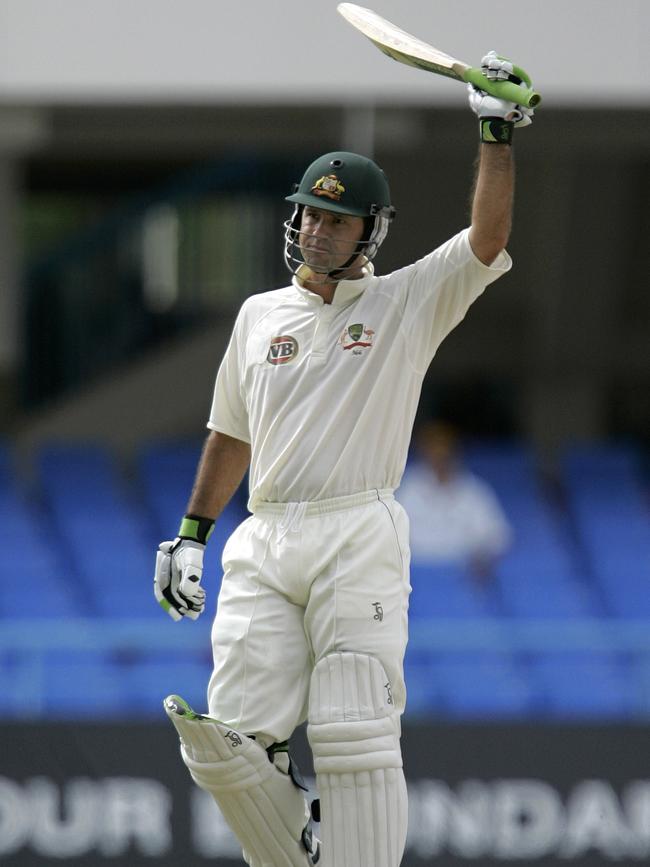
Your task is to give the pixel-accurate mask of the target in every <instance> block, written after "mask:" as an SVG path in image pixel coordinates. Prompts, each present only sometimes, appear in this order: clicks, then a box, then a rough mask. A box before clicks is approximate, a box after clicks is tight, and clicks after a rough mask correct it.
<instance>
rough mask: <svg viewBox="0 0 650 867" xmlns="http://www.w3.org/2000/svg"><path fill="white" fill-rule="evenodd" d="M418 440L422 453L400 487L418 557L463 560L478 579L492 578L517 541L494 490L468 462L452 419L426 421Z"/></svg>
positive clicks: (413, 549) (426, 560) (436, 560)
mask: <svg viewBox="0 0 650 867" xmlns="http://www.w3.org/2000/svg"><path fill="white" fill-rule="evenodd" d="M414 442H415V446H416V453H417V457H416V459H415V460H414V461H413V462H411V463H410V464H409V465H408V466H407V468H406V471H405V473H404V477H403V479H402V484H401V485H400V488H399V490H398V492H397V499H398V501H399V502H400V503H401V504H402V506H404V508H405V509H406V512H407V514H408V516H409V519H410V524H411V528H410V540H411V556H412V558H413V560H414V561H417V562H420V563H432V564H436V565H440V564H444V563H453V564H460V565H463V566H465V567H466V568H467V569H468V572H469V574H470V575H471V576H472V577H474V578H476V579H477V580H480V581H483V580H487V579H489V578H490V577H491V576H492V574H493V570H494V567H495V565H496V563H497V561H498V559H499V557H501V555H502V554H504V553H505V551H506V550H507V549H508V547H509V546H510V544H511V542H512V529H511V527H510V524H509V522H508V519H507V517H506V515H505V514H504V512H503V509H502V508H501V505H500V503H499V501H498V499H497V497H496V495H495V493H494V492H493V491H492V489H491V488H490V486H489V485H488V484H487V483H486V482H484V481H483V480H482V479H479V478H477V476H475V475H474V474H473V473H471V472H470V471H469V470H468V469H467V468H466V467H465V466H464V465H463V461H462V455H461V450H460V445H459V439H458V435H457V433H456V430H455V429H454V427H453V426H452V425H451V424H449V423H446V422H442V421H435V420H428V421H425V422H423V423H422V424H420V425H419V426H418V428H417V429H416V432H415V437H414Z"/></svg>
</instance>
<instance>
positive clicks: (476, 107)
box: [467, 51, 534, 144]
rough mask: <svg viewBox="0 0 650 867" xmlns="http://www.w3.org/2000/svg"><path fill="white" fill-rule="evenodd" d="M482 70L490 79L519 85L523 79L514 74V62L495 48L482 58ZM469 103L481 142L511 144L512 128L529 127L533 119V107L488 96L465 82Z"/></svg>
mask: <svg viewBox="0 0 650 867" xmlns="http://www.w3.org/2000/svg"><path fill="white" fill-rule="evenodd" d="M481 71H482V73H483V75H484V76H485V77H486V78H487V79H489V80H490V81H512V82H513V83H514V84H521V85H522V86H523V87H525V85H524V84H523V82H522V80H521V79H520V78H519V77H518V76H517V75H515V74H514V72H513V64H512V62H511V61H510V60H507V59H506V58H505V57H500V56H499V55H498V54H497V53H496V51H490V52H489V53H488V54H486V55H485V57H484V58H483V59H482V60H481ZM467 95H468V98H469V106H470V108H471V109H472V111H473V112H474V114H476V115H478V118H479V124H480V126H479V130H480V136H481V141H483V142H488V143H490V144H510V143H511V142H512V130H513V128H514V127H522V126H530V124H531V123H532V122H533V114H534V112H533V109H532V108H527V107H526V106H523V105H517V103H515V102H508V101H506V100H505V99H498V98H497V97H495V96H490V95H489V94H488V93H485V91H483V90H479V88H477V87H475V86H474V85H473V84H468V85H467Z"/></svg>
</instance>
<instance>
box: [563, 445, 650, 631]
mask: <svg viewBox="0 0 650 867" xmlns="http://www.w3.org/2000/svg"><path fill="white" fill-rule="evenodd" d="M561 467H562V477H563V481H564V485H565V488H566V495H567V502H568V505H569V509H570V512H571V515H572V518H573V522H574V525H575V529H576V532H577V535H578V539H579V541H580V544H581V546H582V548H583V550H584V552H585V556H586V561H587V563H588V564H589V566H590V570H591V573H592V575H593V576H594V578H595V580H596V582H597V584H598V586H599V589H600V591H601V593H602V595H603V598H604V600H605V601H606V604H607V607H608V610H609V612H610V613H611V614H613V615H615V616H617V617H642V616H649V615H650V593H648V592H647V590H646V592H645V593H644V592H643V584H644V581H645V582H646V583H647V576H648V574H650V516H649V513H648V505H647V501H646V497H645V494H644V490H643V485H642V475H641V462H640V455H639V453H638V451H637V450H636V449H635V448H634V447H632V446H627V445H620V444H619V445H616V444H613V445H612V444H597V445H592V444H580V445H573V446H572V447H570V448H567V450H566V451H565V453H564V455H563V457H562V461H561Z"/></svg>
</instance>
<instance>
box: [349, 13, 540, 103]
mask: <svg viewBox="0 0 650 867" xmlns="http://www.w3.org/2000/svg"><path fill="white" fill-rule="evenodd" d="M337 9H338V11H339V12H340V14H341V15H342V16H343V17H344V18H345V20H346V21H348V22H349V23H350V24H351V25H352V26H353V27H356V28H357V30H359V31H361V33H363V35H364V36H367V37H368V39H369V40H370V41H371V42H372V43H374V45H376V46H377V48H378V49H379V50H380V51H383V52H384V54H387V55H388V56H389V57H392V58H393V60H397V61H399V62H400V63H405V64H406V65H407V66H415V67H417V68H418V69H425V70H427V72H435V73H436V75H446V76H447V78H455V79H456V80H457V81H467V82H470V83H471V84H473V85H475V86H476V87H478V88H479V90H484V91H485V92H486V93H489V94H490V95H491V96H496V97H497V98H498V99H505V100H506V101H507V102H514V103H516V104H517V105H525V106H526V107H527V108H534V107H535V106H536V105H539V103H540V102H541V101H542V97H541V96H540V94H539V93H537V92H536V91H534V90H533V89H532V83H531V80H530V77H529V76H528V74H527V73H526V72H525V71H524V70H523V69H521V68H520V67H518V66H513V70H512V71H513V74H514V75H516V76H517V77H518V78H520V79H521V80H522V82H523V83H524V84H525V85H526V87H525V88H524V87H521V86H520V85H518V84H515V83H514V82H512V81H490V80H489V79H488V78H486V77H485V75H483V73H482V72H481V70H480V69H477V68H475V67H472V66H468V65H467V64H466V63H462V61H460V60H456V58H455V57H450V56H449V55H448V54H445V53H444V52H443V51H439V50H438V49H437V48H434V47H433V46H432V45H429V44H428V43H426V42H422V40H421V39H418V38H417V37H416V36H412V35H411V34H410V33H407V32H406V31H405V30H402V29H401V28H399V27H397V26H396V25H395V24H391V22H390V21H386V19H385V18H382V17H381V15H377V13H376V12H373V11H372V10H371V9H366V8H364V7H363V6H357V5H356V4H355V3H339V5H338V7H337Z"/></svg>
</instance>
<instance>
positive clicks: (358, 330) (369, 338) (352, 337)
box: [339, 322, 375, 355]
mask: <svg viewBox="0 0 650 867" xmlns="http://www.w3.org/2000/svg"><path fill="white" fill-rule="evenodd" d="M374 336H375V332H374V331H373V330H372V328H366V326H365V325H364V324H363V323H361V322H357V323H355V324H354V325H348V327H347V328H345V329H344V330H343V333H342V334H341V336H340V337H339V345H340V346H341V348H342V349H344V350H348V349H349V350H351V351H352V355H363V354H364V353H365V352H367V351H368V350H369V349H370V348H371V347H372V343H373V338H374Z"/></svg>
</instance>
